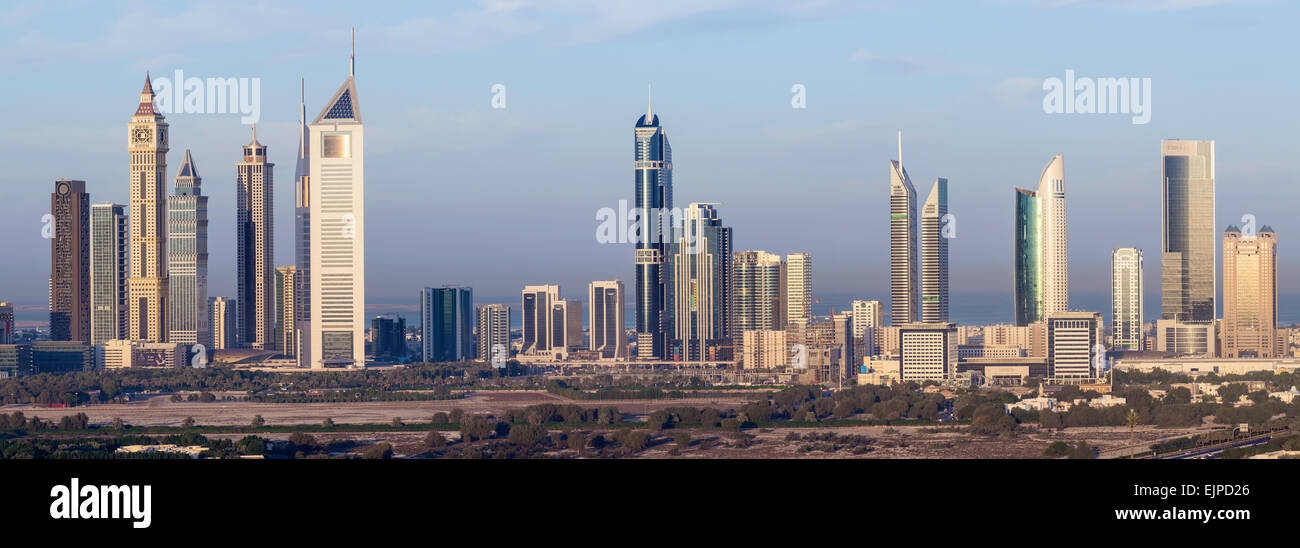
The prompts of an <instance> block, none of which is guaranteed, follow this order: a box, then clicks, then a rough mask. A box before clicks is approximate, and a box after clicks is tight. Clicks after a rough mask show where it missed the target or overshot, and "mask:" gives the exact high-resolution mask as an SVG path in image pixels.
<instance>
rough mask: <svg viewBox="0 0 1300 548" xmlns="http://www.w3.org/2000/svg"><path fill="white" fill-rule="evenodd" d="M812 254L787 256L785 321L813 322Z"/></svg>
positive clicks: (795, 323) (792, 322) (791, 323)
mask: <svg viewBox="0 0 1300 548" xmlns="http://www.w3.org/2000/svg"><path fill="white" fill-rule="evenodd" d="M812 269H813V266H812V255H810V254H808V253H802V252H801V253H791V254H789V255H786V256H785V323H786V325H787V326H791V325H808V324H809V323H811V322H812V303H813V296H812V295H813V287H812V283H813V277H812Z"/></svg>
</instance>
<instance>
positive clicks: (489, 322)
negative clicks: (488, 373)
mask: <svg viewBox="0 0 1300 548" xmlns="http://www.w3.org/2000/svg"><path fill="white" fill-rule="evenodd" d="M477 323H478V333H477V334H476V335H477V337H478V359H480V360H482V361H484V362H487V363H490V364H493V366H497V364H499V363H501V362H504V361H505V360H507V359H509V358H510V307H508V306H506V305H504V304H485V305H483V306H480V307H478V322H477Z"/></svg>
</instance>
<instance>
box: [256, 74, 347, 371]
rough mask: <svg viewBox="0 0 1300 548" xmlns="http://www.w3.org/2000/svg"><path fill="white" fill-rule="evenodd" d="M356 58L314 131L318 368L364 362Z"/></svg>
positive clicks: (313, 340)
mask: <svg viewBox="0 0 1300 548" xmlns="http://www.w3.org/2000/svg"><path fill="white" fill-rule="evenodd" d="M352 60H353V62H352V64H351V68H352V70H351V71H350V73H349V75H348V78H347V80H344V81H343V85H341V86H339V89H338V91H335V92H334V95H333V96H332V97H331V98H330V100H329V101H328V102H326V103H325V108H323V109H322V110H321V112H320V114H319V115H317V116H316V120H315V121H313V122H312V123H311V127H310V129H309V135H308V142H310V143H311V146H310V147H308V148H309V154H310V157H309V158H310V160H309V163H310V171H309V175H308V178H309V180H308V186H309V188H308V191H307V195H308V199H309V204H310V205H309V212H308V217H309V219H310V223H309V224H310V230H311V233H310V236H309V241H310V242H311V244H310V245H311V249H310V253H309V254H310V256H311V260H310V262H309V264H310V266H309V267H308V268H309V274H308V278H309V279H308V282H307V285H308V286H309V288H310V291H311V302H310V303H309V305H308V306H309V307H310V312H309V315H310V319H309V321H308V324H309V326H310V333H308V338H309V340H307V341H304V343H303V344H302V348H303V349H304V350H305V352H304V353H305V354H307V356H306V360H303V361H304V363H306V364H307V365H308V366H309V367H311V368H312V369H323V368H327V367H364V366H365V363H366V361H365V360H366V358H365V352H366V344H365V327H366V322H365V307H366V293H365V288H366V256H365V201H364V194H365V132H364V126H363V124H362V120H361V102H360V100H359V99H358V98H357V85H356V79H355V76H356V71H355V68H356V63H355V55H354V56H353V58H352ZM241 304H243V303H241Z"/></svg>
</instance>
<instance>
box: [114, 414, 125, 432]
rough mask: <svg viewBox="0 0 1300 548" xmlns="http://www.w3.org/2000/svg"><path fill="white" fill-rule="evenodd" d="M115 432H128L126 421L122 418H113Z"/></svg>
mask: <svg viewBox="0 0 1300 548" xmlns="http://www.w3.org/2000/svg"><path fill="white" fill-rule="evenodd" d="M113 430H126V421H124V420H122V417H113Z"/></svg>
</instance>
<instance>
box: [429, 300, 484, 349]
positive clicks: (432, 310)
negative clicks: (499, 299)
mask: <svg viewBox="0 0 1300 548" xmlns="http://www.w3.org/2000/svg"><path fill="white" fill-rule="evenodd" d="M475 320H476V318H475V317H474V290H473V289H471V288H468V287H426V288H424V289H422V290H420V349H421V350H420V361H424V362H459V361H468V360H472V359H474V325H475Z"/></svg>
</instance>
